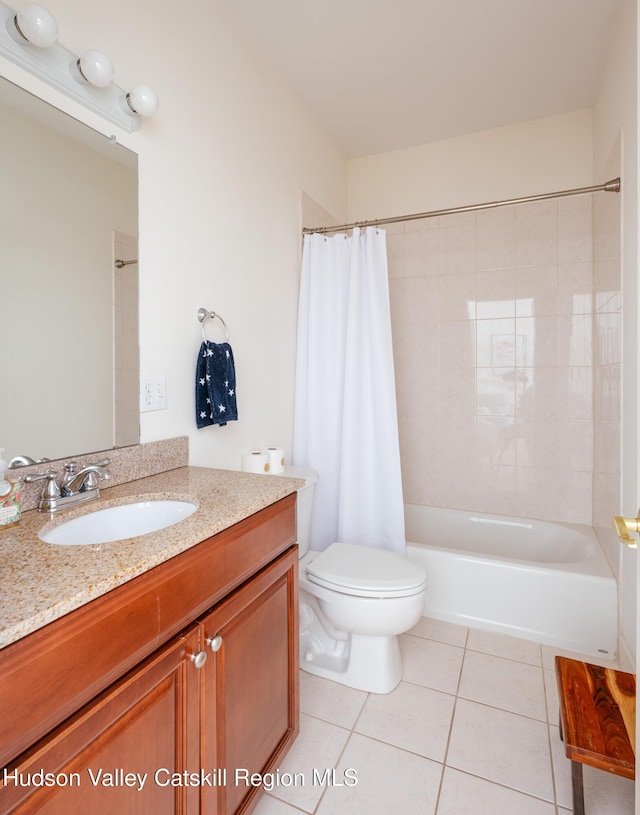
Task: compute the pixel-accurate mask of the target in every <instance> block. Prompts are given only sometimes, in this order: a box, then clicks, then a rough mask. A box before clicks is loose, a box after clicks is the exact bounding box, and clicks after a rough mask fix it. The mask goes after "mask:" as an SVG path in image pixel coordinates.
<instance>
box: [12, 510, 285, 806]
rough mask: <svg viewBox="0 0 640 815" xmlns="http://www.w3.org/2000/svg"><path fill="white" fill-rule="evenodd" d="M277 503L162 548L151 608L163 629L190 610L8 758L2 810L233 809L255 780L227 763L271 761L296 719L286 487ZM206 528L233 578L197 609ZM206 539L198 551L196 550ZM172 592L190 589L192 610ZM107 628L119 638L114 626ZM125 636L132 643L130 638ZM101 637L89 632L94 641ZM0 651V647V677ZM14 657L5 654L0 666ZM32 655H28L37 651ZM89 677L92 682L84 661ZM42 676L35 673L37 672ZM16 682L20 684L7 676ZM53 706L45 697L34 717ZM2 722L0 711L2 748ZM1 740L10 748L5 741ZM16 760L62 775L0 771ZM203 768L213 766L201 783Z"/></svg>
mask: <svg viewBox="0 0 640 815" xmlns="http://www.w3.org/2000/svg"><path fill="white" fill-rule="evenodd" d="M278 503H279V504H280V506H279V507H278V505H273V506H272V507H268V508H267V509H266V510H263V511H261V512H260V513H256V515H255V516H251V518H250V519H247V521H246V522H241V523H240V524H237V525H236V527H238V528H237V529H236V530H235V532H236V534H235V535H234V534H233V530H234V528H233V527H232V528H231V529H230V530H226V531H225V533H221V535H220V536H216V537H215V538H212V539H210V541H206V542H204V543H203V544H199V545H198V546H196V547H194V549H193V550H189V551H188V552H186V553H184V554H183V555H179V556H177V557H176V558H174V559H173V561H174V562H173V563H171V565H170V566H168V567H167V568H168V571H167V572H166V574H165V575H164V576H165V577H168V576H171V577H172V578H173V580H172V581H170V582H169V583H167V584H166V585H165V583H166V581H163V586H164V590H163V591H160V592H158V610H157V615H158V619H159V620H161V621H163V624H164V627H165V630H169V631H170V630H171V629H172V628H174V629H175V625H176V624H177V623H176V621H177V620H181V621H182V623H184V622H185V620H186V618H189V617H190V620H189V622H188V623H187V625H186V626H184V625H183V628H182V630H181V631H180V633H179V634H177V635H176V634H173V635H172V636H170V637H169V638H168V639H167V640H166V641H165V643H164V644H162V645H160V646H159V647H158V645H157V644H156V646H155V648H154V649H152V650H151V651H150V652H149V655H148V656H147V657H146V658H144V659H143V660H141V661H139V662H138V664H137V665H135V666H134V667H132V668H130V669H129V670H127V671H126V672H122V675H121V676H120V678H119V679H117V680H116V681H115V682H111V683H110V684H109V685H108V686H107V687H105V689H104V690H103V691H101V692H100V693H99V694H98V695H94V698H93V699H91V701H90V702H88V703H86V704H84V705H83V706H82V707H79V709H77V710H76V711H75V712H74V713H73V714H72V715H71V716H69V717H67V718H66V719H65V720H64V721H63V722H62V723H61V724H59V725H58V726H56V727H55V728H54V729H53V730H50V732H48V733H47V735H46V736H44V737H43V738H41V739H40V740H39V741H37V742H35V743H34V744H33V745H32V746H30V747H29V748H28V749H27V750H26V751H24V752H22V753H21V755H19V756H17V757H15V758H13V759H12V760H10V761H9V762H8V763H7V764H6V767H5V770H4V771H2V775H3V777H0V815H8V813H21V815H23V814H24V813H32V812H37V813H44V814H45V815H58V813H64V815H74V814H75V813H82V814H83V815H84V813H87V812H91V813H92V815H103V814H104V815H107V813H108V815H112V813H117V815H127V814H128V813H130V814H131V815H147V813H149V815H163V813H187V814H188V813H194V814H195V813H199V812H202V813H207V814H208V815H218V813H219V814H220V815H231V814H232V813H233V814H234V815H241V814H242V815H244V813H249V812H250V811H251V810H252V809H253V808H254V806H255V803H256V802H257V800H258V797H259V795H260V793H261V788H260V787H254V786H250V785H247V784H245V783H244V782H241V783H236V782H237V780H238V778H237V776H236V769H237V768H238V769H240V770H241V771H245V770H246V771H248V772H249V773H264V772H269V771H271V770H275V769H276V768H277V766H278V763H279V762H280V761H281V759H282V757H283V756H284V754H285V753H286V751H287V750H288V748H289V746H290V745H291V743H292V742H293V740H294V739H295V737H296V735H297V732H298V620H297V604H298V594H297V569H298V551H297V547H296V546H294V545H292V543H293V541H294V540H295V499H294V498H293V496H290V497H289V498H287V499H283V501H280V502H278ZM274 507H275V508H274ZM227 533H230V534H227ZM217 538H220V540H219V541H218V543H221V544H222V546H221V548H220V547H219V548H218V549H217V555H218V566H219V571H220V572H221V573H222V574H225V575H227V577H228V576H229V575H231V574H232V573H234V572H237V571H238V570H239V571H240V574H241V575H242V577H243V578H244V580H243V581H242V582H239V581H238V578H235V579H233V580H230V581H228V582H231V584H232V588H231V590H230V591H227V592H224V591H222V590H221V589H220V586H219V585H218V584H216V583H215V581H214V582H213V584H212V585H211V587H210V590H211V591H210V593H211V597H213V598H214V602H213V603H210V604H209V606H208V610H207V606H206V604H204V603H203V600H202V597H203V591H204V590H203V588H202V585H201V584H202V583H203V581H204V583H205V584H207V583H208V582H209V581H208V578H209V577H210V575H211V571H210V570H208V569H206V568H204V565H205V562H207V563H208V562H209V561H210V560H211V558H214V559H215V554H216V549H215V545H212V546H210V547H209V548H208V549H207V548H205V549H204V550H203V549H201V547H202V546H205V544H210V543H212V542H213V543H215V542H216V539H217ZM234 540H235V542H236V543H237V547H236V546H233V545H232V544H233V543H234ZM251 541H253V542H254V544H255V552H254V554H255V555H257V567H256V566H254V569H253V571H252V570H251V569H250V568H249V566H248V565H247V564H248V560H247V557H248V552H249V551H250V548H251V547H250V543H251ZM198 549H199V550H200V552H199V553H197V552H195V550H198ZM267 550H271V554H270V555H267ZM203 552H204V553H205V555H208V556H207V557H205V559H204V560H203V559H202V554H203ZM234 556H235V568H234V567H233V565H232V564H234ZM181 558H185V560H184V561H183V562H184V563H186V564H187V566H186V567H185V568H182V566H181V565H180V559H181ZM165 566H167V564H163V566H161V567H158V568H157V569H155V570H152V571H153V572H157V571H158V569H160V570H163V567H165ZM144 578H145V575H143V576H142V577H141V578H137V579H136V581H140V580H144ZM156 578H157V575H156ZM136 581H132V582H136ZM233 586H236V588H233ZM122 588H124V587H122ZM176 592H177V593H178V594H180V595H181V596H182V598H183V599H184V597H185V596H186V597H187V598H188V602H189V603H190V604H191V607H192V612H191V614H190V615H189V614H187V613H186V610H185V605H184V602H182V601H180V600H178V599H177V594H176ZM114 593H115V592H112V594H114ZM138 593H139V592H138ZM90 605H92V604H90ZM144 607H145V608H146V607H147V606H146V605H145V606H144ZM57 622H59V621H57ZM52 625H55V624H52ZM143 629H144V626H143ZM134 630H136V629H134ZM36 633H38V632H36ZM111 635H112V637H113V638H114V639H119V638H124V639H126V633H125V632H123V631H117V630H112V631H111ZM27 639H28V638H27ZM37 642H40V640H39V639H38V640H37ZM134 646H135V648H136V650H139V648H140V643H134ZM100 647H101V644H100V643H99V642H96V643H95V650H96V652H99V650H100ZM131 647H132V646H131V643H129V648H131ZM9 648H12V646H9ZM9 648H8V649H4V651H5V652H9ZM111 650H114V649H111ZM115 652H116V653H118V652H119V649H118V648H115ZM24 653H28V652H25V650H24V646H23V648H22V649H21V650H20V655H23V654H24ZM3 655H4V652H3V651H0V684H3V680H2V673H1V672H2V667H3ZM69 655H71V652H69ZM8 656H9V657H12V654H11V653H8ZM84 656H85V659H86V660H87V661H89V660H90V658H91V654H85V655H84ZM13 665H14V663H13V662H12V661H11V659H8V660H7V666H8V667H12V666H13ZM30 666H31V667H32V668H35V667H36V662H35V658H34V660H32V661H31V663H30ZM44 667H45V668H46V662H45V666H44ZM15 673H16V671H15V668H14V673H13V676H14V677H15ZM110 675H111V674H110ZM89 678H90V680H91V682H92V683H94V684H95V677H94V676H93V674H90V677H89ZM77 681H79V680H77ZM46 682H47V677H46V674H42V673H41V674H40V683H41V684H42V683H46ZM13 689H14V695H15V697H16V698H20V693H19V692H18V687H17V685H16V684H15V683H14V686H13ZM7 693H8V692H7V691H6V689H5V698H7V699H8V698H10V697H9V696H7ZM1 695H2V694H0V696H1ZM52 699H53V703H52V707H53V706H54V703H55V704H56V705H58V706H61V705H62V702H63V701H65V700H64V699H63V694H62V692H61V691H60V689H58V688H52ZM65 704H67V705H68V700H67V701H66V702H65ZM53 715H54V714H53V713H52V712H51V711H49V710H46V709H43V711H42V716H43V718H44V720H45V721H50V720H51V717H52V716H53ZM16 718H19V711H18V712H17V713H16V711H15V710H14V711H12V712H11V715H8V716H7V719H6V721H7V723H11V722H13V721H14V720H16ZM2 730H3V724H2V717H1V714H0V748H1V747H3V735H6V734H3V733H2ZM4 749H5V751H6V750H7V749H9V748H8V747H7V745H6V744H4ZM224 769H226V775H225V774H224V773H222V772H221V771H222V770H224ZM14 771H17V772H20V773H22V774H23V775H22V777H23V778H28V775H27V774H29V773H35V772H39V771H43V772H44V773H52V774H53V775H52V776H51V778H55V777H56V775H57V774H58V773H61V774H63V775H60V776H59V778H58V779H56V783H54V784H53V785H52V786H35V785H34V784H33V783H32V784H31V786H27V787H23V786H14V784H4V783H3V778H4V772H8V773H13V772H14ZM90 771H91V772H90ZM127 774H129V775H127ZM135 774H139V775H140V776H141V777H142V779H144V780H141V779H138V778H137V776H136V775H135ZM145 774H146V776H145ZM244 777H245V774H244V772H241V774H240V778H241V779H242V778H244ZM31 778H32V779H33V778H36V776H31ZM77 779H79V786H78V785H77V784H76V781H77ZM180 779H182V780H180ZM207 779H209V781H211V780H213V779H215V780H214V783H213V784H210V783H209V781H208V780H207ZM67 780H68V781H69V785H68V786H64V785H63V784H64V782H66V781H67ZM114 785H115V786H114Z"/></svg>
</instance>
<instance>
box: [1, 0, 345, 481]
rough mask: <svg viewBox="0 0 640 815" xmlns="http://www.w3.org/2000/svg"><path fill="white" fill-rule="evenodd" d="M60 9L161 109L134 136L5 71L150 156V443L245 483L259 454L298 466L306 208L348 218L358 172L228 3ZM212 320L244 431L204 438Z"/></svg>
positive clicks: (145, 284)
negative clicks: (266, 451)
mask: <svg viewBox="0 0 640 815" xmlns="http://www.w3.org/2000/svg"><path fill="white" fill-rule="evenodd" d="M47 6H48V8H49V9H50V10H51V12H52V13H53V14H54V15H55V16H56V18H57V20H58V24H59V29H60V42H61V44H63V45H64V46H65V47H67V48H69V49H70V50H72V51H74V52H75V53H81V52H82V51H83V50H84V49H86V48H100V49H102V50H104V51H105V52H106V53H107V54H109V55H110V57H111V59H112V60H113V62H114V65H115V68H116V78H115V81H116V83H117V84H118V85H120V86H122V87H125V88H128V87H131V86H132V85H135V84H137V83H148V84H149V85H151V86H152V87H154V89H155V90H156V92H157V93H158V95H159V98H160V108H159V111H158V113H157V115H156V116H155V117H154V119H153V120H149V121H147V122H145V123H144V125H143V127H142V129H141V130H140V131H138V132H137V133H134V134H126V133H124V132H119V129H118V128H117V127H116V126H112V125H109V124H107V123H105V122H103V121H102V120H101V119H100V118H99V117H97V116H93V115H92V114H90V113H88V112H87V111H85V110H84V109H82V108H81V107H79V106H77V105H74V104H73V103H70V102H69V101H68V100H66V99H65V98H64V97H61V96H60V95H59V94H56V93H54V92H53V91H49V90H48V89H47V88H46V86H42V84H41V83H38V82H36V81H35V80H33V79H32V78H30V77H28V76H25V75H24V74H23V72H21V71H19V70H18V69H15V68H14V67H13V66H11V65H10V64H9V63H7V62H6V61H5V60H1V61H0V73H2V74H3V75H5V76H7V77H8V78H11V79H14V81H16V80H18V81H19V83H20V84H23V85H25V86H27V87H30V88H31V89H33V90H35V91H36V92H38V93H39V95H42V96H44V97H45V98H48V99H50V100H51V101H53V102H55V103H56V104H58V106H60V107H62V108H63V109H65V110H67V111H68V112H71V113H75V114H76V115H78V117H79V118H80V119H82V120H83V121H85V122H87V123H90V124H92V125H93V126H95V127H96V128H97V129H99V130H101V131H102V132H105V133H107V134H109V133H116V134H117V136H118V139H119V141H121V142H122V143H123V144H125V146H127V147H130V148H131V149H133V150H135V151H136V152H138V153H139V184H140V213H139V215H140V218H139V226H140V287H141V298H140V299H141V308H140V328H141V349H140V350H141V354H140V360H141V373H142V375H143V376H153V375H162V376H166V377H167V389H168V409H167V410H166V411H161V412H157V413H146V414H143V416H142V426H141V432H142V441H149V440H153V439H160V438H167V437H171V436H176V435H182V434H188V435H189V436H190V458H191V462H192V463H193V464H201V465H209V466H220V467H229V468H236V469H237V468H239V466H240V455H241V453H242V451H243V450H246V449H249V448H251V447H253V446H255V445H257V444H262V443H265V444H267V443H268V444H275V445H278V446H284V447H285V448H286V449H287V452H288V454H290V445H291V433H292V414H293V376H294V354H295V325H296V311H297V280H298V273H299V251H300V231H299V227H300V200H301V192H302V190H305V191H306V192H307V193H308V194H309V195H311V196H312V197H313V198H314V200H316V201H317V202H318V203H319V204H320V205H321V206H323V207H324V208H325V209H327V210H328V211H330V212H332V213H335V215H336V217H338V218H340V219H342V218H344V217H345V216H346V160H345V159H344V157H343V156H342V154H341V153H340V151H339V150H338V149H337V148H336V147H335V145H334V144H333V143H332V142H331V140H330V139H329V138H328V136H327V135H326V134H325V132H324V131H323V130H322V129H321V128H320V127H319V126H318V125H317V124H316V123H315V121H314V120H313V119H312V118H311V117H310V116H309V115H308V113H307V111H306V110H305V109H304V108H303V107H302V105H301V103H300V102H299V101H298V100H297V99H296V98H295V97H294V96H293V95H292V94H291V93H290V92H289V90H288V89H287V87H286V86H285V85H284V83H283V82H282V81H281V80H280V79H279V77H278V76H277V75H276V74H275V72H274V71H273V70H272V69H271V68H270V67H269V66H268V65H267V64H265V63H263V62H261V61H260V59H259V58H257V57H256V56H255V53H254V51H252V50H251V48H250V46H247V47H245V44H244V43H243V42H242V40H241V38H240V37H239V36H238V35H237V34H236V32H235V31H234V28H233V25H232V23H231V21H230V20H228V19H227V18H226V16H225V15H226V12H225V11H224V9H223V8H222V7H221V5H220V4H219V3H218V2H215V0H214V1H213V2H206V3H205V2H201V3H198V4H197V6H198V8H197V10H195V9H194V10H193V13H192V12H189V13H187V11H186V10H181V9H176V8H173V9H168V8H167V9H164V8H161V7H158V5H157V4H155V3H151V2H149V1H148V0H146V1H145V2H138V3H130V2H127V0H114V2H112V3H109V4H108V5H107V6H104V5H103V4H98V3H97V2H95V0H82V2H80V0H50V2H48V3H47ZM196 11H197V13H196ZM192 21H193V23H194V24H193V25H191V23H192ZM200 306H203V307H205V308H207V309H210V310H214V311H218V312H219V313H220V314H221V315H222V316H223V318H224V320H225V321H226V323H227V325H228V326H229V331H230V341H231V343H232V346H233V349H234V354H235V360H236V367H237V382H238V386H237V395H238V410H239V421H238V422H235V423H230V424H228V425H227V426H226V427H222V428H220V427H212V428H207V429H205V430H199V431H198V430H196V428H195V418H194V395H193V391H194V372H195V361H196V359H195V358H196V353H197V349H198V346H199V342H200V339H201V337H200V324H199V323H198V321H197V319H196V311H197V310H198V308H199V307H200ZM208 332H209V338H210V339H216V338H220V335H219V334H216V333H215V331H214V326H213V325H211V326H210V327H208Z"/></svg>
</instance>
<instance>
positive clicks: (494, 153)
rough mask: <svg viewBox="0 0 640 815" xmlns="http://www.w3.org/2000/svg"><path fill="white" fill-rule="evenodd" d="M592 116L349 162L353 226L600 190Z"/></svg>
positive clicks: (541, 121)
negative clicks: (577, 189) (583, 189)
mask: <svg viewBox="0 0 640 815" xmlns="http://www.w3.org/2000/svg"><path fill="white" fill-rule="evenodd" d="M592 173H593V141H592V123H591V110H578V111H575V112H574V113H567V114H563V115H560V116H550V117H548V118H545V119H537V120H535V121H531V122H524V123H523V124H517V125H510V126H508V127H499V128H495V129H493V130H484V131H481V132H479V133H470V134H468V135H466V136H459V137H457V138H453V139H446V140H444V141H439V142H432V143H431V144H423V145H420V146H419V147H413V148H409V149H406V150H396V151H393V152H389V153H382V154H379V155H375V156H367V157H365V158H360V159H352V160H351V161H350V162H349V220H350V221H361V220H364V219H368V218H385V217H393V216H395V215H407V214H410V213H414V212H428V211H431V210H436V209H445V208H450V207H461V206H466V205H468V204H481V203H485V202H488V201H498V200H505V199H510V198H519V197H522V196H528V195H537V194H540V193H547V192H555V191H557V190H564V189H573V188H574V187H583V186H588V185H590V184H591V183H592Z"/></svg>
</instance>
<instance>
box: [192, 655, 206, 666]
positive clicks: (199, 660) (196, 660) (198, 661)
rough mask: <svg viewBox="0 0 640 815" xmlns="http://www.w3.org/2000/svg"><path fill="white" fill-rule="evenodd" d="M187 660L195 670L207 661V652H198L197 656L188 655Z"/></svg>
mask: <svg viewBox="0 0 640 815" xmlns="http://www.w3.org/2000/svg"><path fill="white" fill-rule="evenodd" d="M189 658H190V659H191V661H192V662H193V664H194V665H195V666H196V668H202V666H203V665H204V663H205V662H206V661H207V652H206V651H198V653H197V654H189Z"/></svg>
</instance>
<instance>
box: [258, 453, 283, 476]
mask: <svg viewBox="0 0 640 815" xmlns="http://www.w3.org/2000/svg"><path fill="white" fill-rule="evenodd" d="M263 452H265V453H266V454H267V456H268V457H269V472H270V473H271V474H272V475H277V474H278V473H282V472H284V450H283V449H282V447H267V449H266V450H264V451H263Z"/></svg>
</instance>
